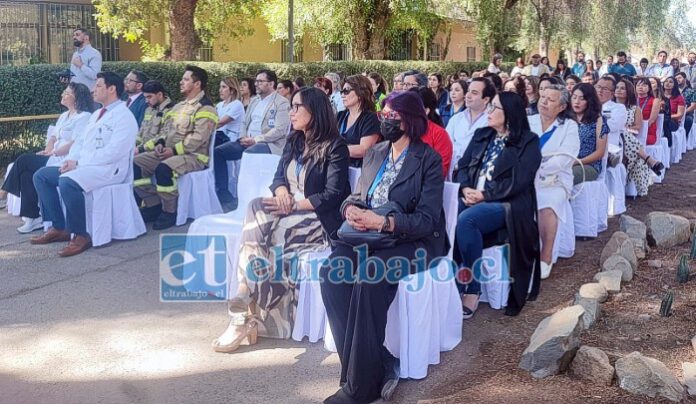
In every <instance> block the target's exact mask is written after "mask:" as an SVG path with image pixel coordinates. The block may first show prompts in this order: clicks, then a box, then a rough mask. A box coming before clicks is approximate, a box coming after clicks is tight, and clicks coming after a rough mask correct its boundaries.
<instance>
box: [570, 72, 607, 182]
mask: <svg viewBox="0 0 696 404" xmlns="http://www.w3.org/2000/svg"><path fill="white" fill-rule="evenodd" d="M570 105H571V107H572V108H573V114H574V115H575V116H574V118H575V121H576V122H577V123H578V135H579V136H580V153H578V158H579V159H580V161H579V162H578V161H577V160H576V161H575V165H573V185H576V184H579V183H581V182H583V181H594V180H596V179H597V177H598V176H599V174H600V173H601V172H602V168H603V167H602V159H603V158H604V154H605V153H606V152H607V135H608V134H609V126H607V123H606V122H604V118H603V117H602V103H601V102H600V101H599V97H598V96H597V90H595V88H594V86H593V85H592V84H589V83H580V84H577V85H576V86H575V87H574V89H573V92H572V95H571V96H570ZM580 163H582V164H580Z"/></svg>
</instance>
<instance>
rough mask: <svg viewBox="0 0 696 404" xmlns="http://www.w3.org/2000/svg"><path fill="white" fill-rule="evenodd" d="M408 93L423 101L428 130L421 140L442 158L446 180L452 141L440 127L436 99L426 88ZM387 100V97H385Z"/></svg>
mask: <svg viewBox="0 0 696 404" xmlns="http://www.w3.org/2000/svg"><path fill="white" fill-rule="evenodd" d="M409 91H413V92H415V93H417V94H418V95H419V96H420V97H421V101H423V106H424V107H425V114H426V115H427V116H428V130H427V131H426V132H425V134H424V135H423V137H422V138H421V140H422V141H423V143H425V144H427V145H428V146H430V147H432V148H433V150H435V151H436V152H437V154H439V155H440V157H442V174H443V176H444V178H445V179H447V174H449V168H450V163H451V162H452V139H450V137H449V133H447V131H446V130H445V128H444V127H443V125H442V118H440V115H438V114H437V99H436V98H435V94H434V93H433V92H432V91H431V90H430V89H428V88H425V87H420V88H412V89H410V90H409ZM387 99H389V97H387Z"/></svg>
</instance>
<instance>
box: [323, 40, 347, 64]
mask: <svg viewBox="0 0 696 404" xmlns="http://www.w3.org/2000/svg"><path fill="white" fill-rule="evenodd" d="M327 56H328V60H350V59H351V57H350V49H349V47H348V45H347V44H344V43H335V44H331V45H329V46H328V52H327Z"/></svg>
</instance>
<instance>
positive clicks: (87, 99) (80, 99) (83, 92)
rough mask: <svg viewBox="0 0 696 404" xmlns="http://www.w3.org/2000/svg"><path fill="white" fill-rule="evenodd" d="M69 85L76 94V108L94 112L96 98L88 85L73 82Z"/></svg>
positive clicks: (80, 110) (81, 110)
mask: <svg viewBox="0 0 696 404" xmlns="http://www.w3.org/2000/svg"><path fill="white" fill-rule="evenodd" d="M68 87H69V88H70V89H71V90H72V92H73V94H74V95H75V109H76V110H78V111H79V112H89V113H92V112H94V110H95V108H94V98H92V93H91V92H90V91H89V88H87V86H86V85H84V84H80V83H75V82H72V83H70V84H68Z"/></svg>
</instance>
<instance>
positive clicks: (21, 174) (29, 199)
mask: <svg viewBox="0 0 696 404" xmlns="http://www.w3.org/2000/svg"><path fill="white" fill-rule="evenodd" d="M60 103H61V105H63V106H64V107H66V108H67V109H68V110H67V111H65V112H63V113H62V114H61V115H60V117H59V118H58V122H56V124H55V126H54V127H53V129H52V130H49V134H48V135H49V136H48V142H47V143H46V148H45V149H44V150H42V151H40V152H38V153H36V154H33V153H25V154H22V155H21V156H19V157H18V158H17V160H16V161H15V163H14V165H13V166H12V169H11V170H10V172H9V173H8V174H7V178H6V180H5V183H4V184H3V185H2V190H0V200H3V201H4V202H1V201H0V204H2V205H6V203H7V199H6V198H7V194H8V193H10V194H12V195H15V196H17V197H21V198H22V199H21V205H20V211H19V215H20V216H22V219H23V220H24V225H22V226H20V227H19V228H17V231H18V232H20V233H30V232H32V231H34V230H38V229H41V228H43V222H42V220H41V216H40V214H39V197H38V195H37V194H36V189H35V188H34V182H33V180H32V178H33V177H34V173H35V172H36V171H38V170H39V169H40V168H42V167H45V166H49V167H60V166H61V165H62V163H63V159H64V158H65V156H67V155H68V152H69V151H70V146H72V144H73V142H74V141H75V136H78V135H79V134H80V132H81V131H82V129H83V128H85V127H86V126H87V122H88V121H89V117H90V115H91V114H92V111H93V110H94V101H93V100H92V94H91V93H90V91H89V88H87V86H85V85H84V84H79V83H70V84H69V85H68V87H67V88H66V89H65V90H63V94H62V96H61V99H60ZM3 207H4V206H3Z"/></svg>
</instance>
